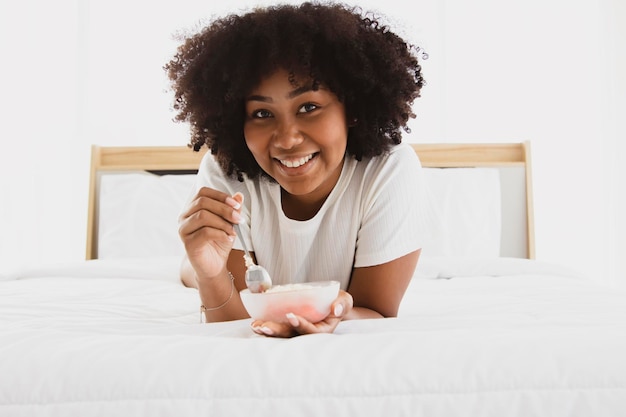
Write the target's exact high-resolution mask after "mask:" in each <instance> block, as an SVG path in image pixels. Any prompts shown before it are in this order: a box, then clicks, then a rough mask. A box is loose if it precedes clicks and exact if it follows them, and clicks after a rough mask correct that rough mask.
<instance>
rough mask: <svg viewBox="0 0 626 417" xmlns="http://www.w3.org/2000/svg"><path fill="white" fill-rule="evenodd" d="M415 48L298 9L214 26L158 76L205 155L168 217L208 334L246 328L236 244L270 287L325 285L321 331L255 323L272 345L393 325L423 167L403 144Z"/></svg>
mask: <svg viewBox="0 0 626 417" xmlns="http://www.w3.org/2000/svg"><path fill="white" fill-rule="evenodd" d="M418 52H419V48H414V47H412V46H410V45H408V44H407V43H406V42H405V41H404V40H402V39H401V38H400V37H398V36H397V35H395V34H394V33H393V32H391V31H390V30H389V29H388V28H387V27H385V26H383V25H381V24H380V23H379V22H378V21H377V20H376V19H375V18H373V17H371V16H368V15H363V14H361V13H360V12H359V10H357V9H353V8H350V7H347V6H344V5H338V4H328V5H323V4H312V3H305V4H302V5H299V6H291V5H282V6H275V7H268V8H265V9H255V10H254V11H252V12H249V13H246V14H243V15H230V16H227V17H225V18H221V19H218V20H216V21H214V22H213V23H211V24H210V25H209V26H208V27H206V28H204V29H203V30H201V31H200V32H198V33H195V34H192V35H190V36H189V37H187V38H186V39H185V40H184V43H183V44H182V45H181V46H180V47H179V49H178V52H177V54H176V55H175V56H174V58H173V59H172V60H171V61H170V62H169V63H168V64H167V65H166V66H165V69H166V70H167V71H168V75H169V77H170V79H171V80H172V85H173V89H174V92H175V104H174V108H175V110H177V112H178V114H177V116H176V120H178V121H185V122H188V123H189V124H190V127H191V133H192V139H191V146H193V148H194V149H195V150H199V149H200V148H201V147H202V146H204V145H206V146H208V147H209V148H210V150H211V152H208V153H207V155H206V156H205V158H204V159H203V162H202V164H201V166H200V169H199V173H198V191H197V193H196V194H195V196H194V197H193V198H192V199H191V201H190V203H189V205H188V206H187V207H186V209H185V210H184V211H183V213H182V215H181V217H180V228H179V234H180V237H181V239H182V241H183V242H184V245H185V250H186V258H185V260H184V262H183V265H182V267H181V279H182V280H183V282H184V283H185V284H186V285H188V286H192V287H196V288H198V290H199V294H200V298H201V302H202V310H203V311H204V313H205V317H206V319H207V321H224V320H234V319H241V318H245V317H248V316H247V313H246V311H245V309H244V307H243V305H242V303H241V300H240V298H239V295H238V291H239V290H241V289H243V288H245V282H244V275H245V270H246V268H245V263H244V258H243V252H242V245H241V243H240V242H238V241H237V240H236V239H235V236H236V234H235V231H234V229H233V224H237V223H238V224H240V225H241V229H242V232H243V234H244V239H245V240H246V242H245V243H246V246H247V247H248V248H252V250H253V253H254V258H255V260H256V262H258V263H259V264H260V265H263V266H264V267H265V268H266V269H268V271H269V272H270V275H271V276H272V279H273V281H274V284H284V283H289V282H306V281H316V280H337V281H340V283H341V291H340V294H339V296H338V298H337V299H336V300H335V302H334V303H333V305H332V308H331V313H330V314H329V315H328V317H326V318H325V319H324V320H322V321H320V322H318V323H310V322H308V321H306V320H305V319H303V318H302V317H299V316H296V315H294V314H291V313H290V314H287V319H288V321H287V322H285V323H275V322H260V321H253V322H252V328H253V330H254V331H255V332H257V333H259V334H262V335H266V336H276V337H291V336H295V335H299V334H308V333H318V332H333V331H334V330H335V328H336V327H337V325H338V324H339V322H340V321H341V320H347V319H358V318H374V317H392V316H395V315H396V314H397V311H398V307H399V304H400V301H401V300H402V297H403V295H404V292H405V290H406V288H407V286H408V283H409V281H410V279H411V276H412V274H413V272H414V269H415V266H416V264H417V261H418V258H419V254H420V249H421V246H420V241H419V239H420V237H419V236H418V226H417V224H418V222H419V213H414V210H415V207H417V202H418V192H417V190H418V187H419V185H420V184H419V161H418V159H417V156H416V155H415V153H414V151H413V150H412V148H411V147H410V146H408V145H405V144H401V130H402V129H405V130H407V128H406V124H407V121H408V120H409V118H411V117H414V114H413V113H412V111H411V105H412V103H413V101H414V99H415V98H417V97H419V94H420V90H421V88H422V85H423V78H422V74H421V68H420V65H419V64H418V60H417V56H416V54H417V53H418Z"/></svg>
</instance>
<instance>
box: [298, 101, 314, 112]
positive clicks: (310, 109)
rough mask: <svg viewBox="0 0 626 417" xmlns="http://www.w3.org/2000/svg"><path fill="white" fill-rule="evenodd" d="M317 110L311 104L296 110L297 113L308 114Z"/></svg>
mask: <svg viewBox="0 0 626 417" xmlns="http://www.w3.org/2000/svg"><path fill="white" fill-rule="evenodd" d="M315 109H317V106H316V105H315V104H313V103H306V104H303V105H302V107H300V109H298V113H310V112H312V111H313V110H315Z"/></svg>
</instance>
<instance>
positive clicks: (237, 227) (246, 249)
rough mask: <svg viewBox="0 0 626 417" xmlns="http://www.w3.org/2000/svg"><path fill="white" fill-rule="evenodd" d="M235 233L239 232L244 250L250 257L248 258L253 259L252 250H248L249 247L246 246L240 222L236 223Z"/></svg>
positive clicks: (238, 235)
mask: <svg viewBox="0 0 626 417" xmlns="http://www.w3.org/2000/svg"><path fill="white" fill-rule="evenodd" d="M234 226H235V233H237V237H238V238H239V241H240V242H241V246H243V251H244V252H245V253H246V256H247V257H248V259H250V260H251V259H252V256H250V252H249V251H248V248H247V247H246V242H245V241H244V240H243V234H242V233H241V229H240V228H239V224H235V225H234Z"/></svg>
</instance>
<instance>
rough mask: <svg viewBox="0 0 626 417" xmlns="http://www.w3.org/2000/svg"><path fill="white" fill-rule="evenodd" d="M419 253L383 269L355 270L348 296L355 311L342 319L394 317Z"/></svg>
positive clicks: (387, 264)
mask: <svg viewBox="0 0 626 417" xmlns="http://www.w3.org/2000/svg"><path fill="white" fill-rule="evenodd" d="M420 252H421V250H419V249H418V250H416V251H415V252H411V253H409V254H408V255H404V256H402V257H400V258H398V259H394V260H393V261H391V262H387V263H384V264H382V265H376V266H369V267H366V268H355V269H354V272H353V274H352V279H351V280H350V286H349V287H348V292H349V293H350V294H351V295H352V298H353V300H354V308H353V309H352V311H351V312H350V313H349V314H346V315H345V316H344V319H346V320H347V319H357V318H369V317H375V316H378V317H396V316H397V315H398V308H399V307H400V302H401V301H402V297H403V296H404V293H405V291H406V289H407V287H408V285H409V282H410V281H411V277H412V276H413V272H414V271H415V267H416V266H417V261H418V259H419V256H420Z"/></svg>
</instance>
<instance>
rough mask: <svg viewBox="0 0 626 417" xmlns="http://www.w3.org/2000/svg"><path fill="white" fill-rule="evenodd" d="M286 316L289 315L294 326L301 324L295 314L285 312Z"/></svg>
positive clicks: (290, 322)
mask: <svg viewBox="0 0 626 417" xmlns="http://www.w3.org/2000/svg"><path fill="white" fill-rule="evenodd" d="M285 317H287V320H288V321H289V324H291V325H292V326H293V327H298V326H299V325H300V322H299V321H298V318H297V317H296V315H295V314H293V313H287V314H285Z"/></svg>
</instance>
